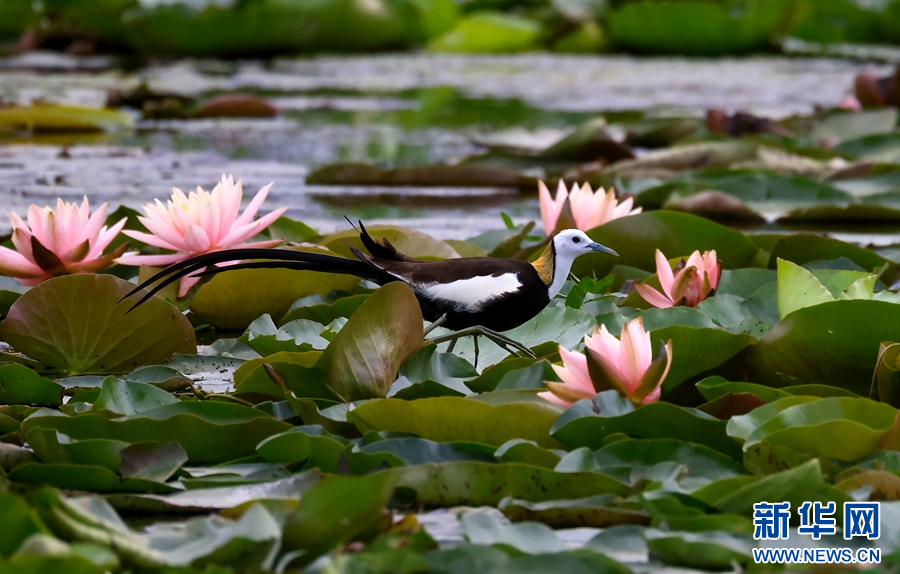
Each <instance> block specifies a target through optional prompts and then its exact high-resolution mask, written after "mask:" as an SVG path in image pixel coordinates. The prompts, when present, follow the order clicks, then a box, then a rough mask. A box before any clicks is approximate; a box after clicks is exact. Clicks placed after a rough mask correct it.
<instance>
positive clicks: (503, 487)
mask: <svg viewBox="0 0 900 574" xmlns="http://www.w3.org/2000/svg"><path fill="white" fill-rule="evenodd" d="M383 472H384V473H389V474H394V475H396V476H397V477H398V481H397V486H404V487H407V488H411V489H413V490H415V491H416V501H417V502H419V503H421V504H423V505H425V506H429V507H434V506H484V505H488V506H496V505H497V504H499V503H500V501H501V500H503V498H505V497H507V496H511V497H513V498H518V499H524V500H531V501H534V502H541V501H545V500H562V499H575V498H587V497H589V496H595V495H598V494H615V495H616V496H627V494H628V491H629V488H628V487H627V486H625V485H624V484H622V483H621V482H619V481H617V480H615V479H613V478H610V477H608V476H605V475H603V474H599V473H596V472H573V473H567V472H554V471H552V470H548V469H543V468H536V467H533V466H529V465H524V464H512V463H505V464H492V463H488V462H478V461H459V462H445V463H442V464H423V465H418V466H407V467H401V468H394V469H390V470H386V471H383Z"/></svg>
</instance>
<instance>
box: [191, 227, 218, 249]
mask: <svg viewBox="0 0 900 574" xmlns="http://www.w3.org/2000/svg"><path fill="white" fill-rule="evenodd" d="M184 245H185V246H186V247H187V251H191V252H193V253H203V252H205V251H206V250H207V249H209V248H210V246H211V245H212V242H211V241H210V240H209V235H207V234H206V230H205V229H203V228H202V227H200V226H199V225H192V226H191V227H190V228H189V229H188V230H187V232H186V233H185V234H184Z"/></svg>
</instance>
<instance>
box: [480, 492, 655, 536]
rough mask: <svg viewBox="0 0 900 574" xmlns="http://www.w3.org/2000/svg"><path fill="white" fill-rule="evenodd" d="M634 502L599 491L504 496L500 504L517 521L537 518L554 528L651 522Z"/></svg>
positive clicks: (506, 514)
mask: <svg viewBox="0 0 900 574" xmlns="http://www.w3.org/2000/svg"><path fill="white" fill-rule="evenodd" d="M633 506H634V505H633V504H632V505H628V504H622V503H621V501H619V500H617V499H616V497H615V495H612V494H599V495H597V496H591V497H588V498H581V499H575V500H547V501H544V502H531V501H528V500H518V499H515V498H504V499H503V500H502V501H501V502H500V505H499V507H498V508H499V509H500V511H501V512H503V514H504V515H505V516H506V517H507V518H509V519H510V520H512V521H513V522H522V521H526V520H527V521H537V522H542V523H544V524H546V525H548V526H552V527H553V528H577V527H585V526H590V527H594V528H608V527H611V526H617V525H621V524H649V523H650V517H649V516H648V515H647V513H646V512H644V511H643V509H640V508H633Z"/></svg>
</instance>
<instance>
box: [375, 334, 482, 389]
mask: <svg viewBox="0 0 900 574" xmlns="http://www.w3.org/2000/svg"><path fill="white" fill-rule="evenodd" d="M399 375H400V379H398V380H397V382H395V383H394V384H393V385H392V386H391V390H390V392H389V393H388V396H389V397H394V396H396V397H398V398H404V399H416V398H424V397H426V396H443V395H449V396H466V395H469V394H471V391H470V390H469V388H468V387H466V384H465V383H466V381H467V380H468V379H472V378H474V377H476V376H478V371H476V370H475V367H473V366H472V365H471V364H470V363H469V362H468V361H466V360H465V359H462V358H460V357H457V356H456V355H454V354H452V353H440V352H438V350H437V345H426V346H424V347H422V348H421V349H420V350H419V351H417V352H416V354H415V355H413V356H412V357H410V359H409V361H407V363H406V365H404V366H403V368H402V369H400V373H399ZM401 382H402V383H403V384H402V385H399V383H401ZM424 387H438V389H437V390H435V389H433V388H432V389H431V390H427V389H426V388H424ZM440 387H443V388H444V389H446V391H444V390H443V389H441V388H440Z"/></svg>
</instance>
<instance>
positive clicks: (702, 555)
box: [644, 529, 756, 570]
mask: <svg viewBox="0 0 900 574" xmlns="http://www.w3.org/2000/svg"><path fill="white" fill-rule="evenodd" d="M644 538H646V540H647V547H648V548H649V549H650V552H651V553H652V554H653V555H655V556H657V557H658V558H659V559H660V560H662V561H663V562H665V563H666V564H668V565H670V566H681V567H685V568H701V569H709V570H724V569H726V568H730V567H731V565H732V564H744V565H746V564H748V563H749V562H750V561H751V559H752V555H751V549H752V548H754V547H755V546H756V544H755V543H754V542H753V538H751V537H750V536H740V535H737V534H731V533H728V532H671V531H665V530H656V529H649V530H647V531H646V532H644Z"/></svg>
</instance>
